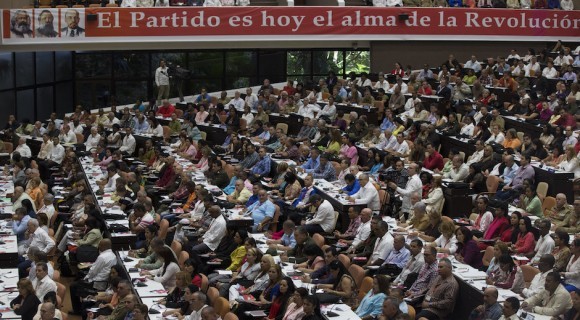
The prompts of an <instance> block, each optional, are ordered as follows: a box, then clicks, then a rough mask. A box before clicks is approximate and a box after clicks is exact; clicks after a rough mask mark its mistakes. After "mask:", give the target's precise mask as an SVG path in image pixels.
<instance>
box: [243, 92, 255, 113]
mask: <svg viewBox="0 0 580 320" xmlns="http://www.w3.org/2000/svg"><path fill="white" fill-rule="evenodd" d="M244 100H245V102H246V105H247V106H249V107H250V108H251V109H252V110H256V107H257V106H256V103H258V96H257V95H256V94H255V93H252V88H247V89H246V98H245V99H244Z"/></svg>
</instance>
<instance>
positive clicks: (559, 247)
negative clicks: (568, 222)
mask: <svg viewBox="0 0 580 320" xmlns="http://www.w3.org/2000/svg"><path fill="white" fill-rule="evenodd" d="M552 238H554V244H555V246H554V250H552V253H551V255H552V256H554V258H555V259H556V263H555V264H554V271H557V272H563V271H564V270H566V265H567V264H568V261H569V260H570V256H571V252H570V235H569V234H568V233H567V232H564V231H560V230H556V232H555V233H554V234H553V235H552Z"/></svg>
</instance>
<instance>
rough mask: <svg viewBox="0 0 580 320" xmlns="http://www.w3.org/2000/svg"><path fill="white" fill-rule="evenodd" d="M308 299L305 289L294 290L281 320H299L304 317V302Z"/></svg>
mask: <svg viewBox="0 0 580 320" xmlns="http://www.w3.org/2000/svg"><path fill="white" fill-rule="evenodd" d="M307 297H308V290H307V289H306V288H302V287H300V288H296V290H295V291H294V294H293V295H292V297H291V298H290V300H289V301H288V307H287V308H286V312H284V316H283V317H282V320H300V319H302V318H303V317H304V300H305V299H306V298H307Z"/></svg>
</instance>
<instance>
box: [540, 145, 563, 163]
mask: <svg viewBox="0 0 580 320" xmlns="http://www.w3.org/2000/svg"><path fill="white" fill-rule="evenodd" d="M552 144H554V143H552ZM565 158H566V155H565V154H564V149H562V146H561V145H554V146H553V147H552V151H551V152H550V154H549V155H548V156H547V157H545V158H544V159H542V163H543V164H545V165H548V166H551V167H558V166H559V165H560V163H561V162H562V161H564V159H565Z"/></svg>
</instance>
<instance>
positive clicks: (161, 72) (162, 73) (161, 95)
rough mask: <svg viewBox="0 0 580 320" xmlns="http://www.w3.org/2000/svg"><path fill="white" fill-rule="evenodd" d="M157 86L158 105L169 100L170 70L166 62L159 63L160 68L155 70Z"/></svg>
mask: <svg viewBox="0 0 580 320" xmlns="http://www.w3.org/2000/svg"><path fill="white" fill-rule="evenodd" d="M155 85H156V86H157V90H158V91H157V102H158V103H157V104H158V105H159V102H160V101H161V99H169V68H167V66H166V63H165V60H161V61H159V68H157V69H156V70H155Z"/></svg>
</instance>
